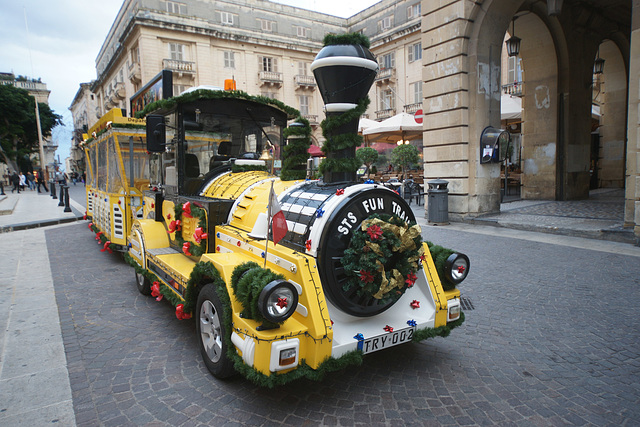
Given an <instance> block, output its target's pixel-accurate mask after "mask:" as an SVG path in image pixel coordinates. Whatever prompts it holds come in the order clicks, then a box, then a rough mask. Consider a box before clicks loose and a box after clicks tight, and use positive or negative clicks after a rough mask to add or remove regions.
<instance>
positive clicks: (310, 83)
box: [293, 75, 316, 90]
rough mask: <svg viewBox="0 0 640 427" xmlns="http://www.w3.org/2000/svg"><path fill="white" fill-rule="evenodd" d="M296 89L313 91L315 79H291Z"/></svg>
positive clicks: (310, 77) (300, 77)
mask: <svg viewBox="0 0 640 427" xmlns="http://www.w3.org/2000/svg"><path fill="white" fill-rule="evenodd" d="M293 82H294V83H295V84H296V89H312V90H313V89H315V88H316V79H315V78H314V77H313V76H303V75H297V76H294V77H293Z"/></svg>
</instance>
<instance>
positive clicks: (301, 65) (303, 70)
mask: <svg viewBox="0 0 640 427" xmlns="http://www.w3.org/2000/svg"><path fill="white" fill-rule="evenodd" d="M298 75H299V76H306V75H307V63H306V62H303V61H298Z"/></svg>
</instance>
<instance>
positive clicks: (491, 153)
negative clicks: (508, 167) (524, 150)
mask: <svg viewBox="0 0 640 427" xmlns="http://www.w3.org/2000/svg"><path fill="white" fill-rule="evenodd" d="M510 141H511V135H510V134H509V132H507V131H506V130H503V129H496V128H494V127H491V126H487V127H486V128H484V130H483V131H482V135H481V136H480V163H500V162H503V161H504V160H505V159H506V158H507V153H508V152H509V142H510Z"/></svg>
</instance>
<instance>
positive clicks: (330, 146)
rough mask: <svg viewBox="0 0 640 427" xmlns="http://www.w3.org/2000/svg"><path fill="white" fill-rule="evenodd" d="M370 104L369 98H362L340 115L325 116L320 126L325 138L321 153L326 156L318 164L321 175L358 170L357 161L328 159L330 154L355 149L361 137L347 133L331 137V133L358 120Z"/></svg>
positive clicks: (360, 141) (352, 159)
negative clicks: (356, 104) (353, 106)
mask: <svg viewBox="0 0 640 427" xmlns="http://www.w3.org/2000/svg"><path fill="white" fill-rule="evenodd" d="M370 102H371V101H370V100H369V97H366V98H363V99H361V100H359V101H358V106H357V107H355V108H352V109H351V110H348V111H345V112H344V113H342V114H340V115H336V116H327V118H326V119H324V120H323V121H322V123H321V124H320V126H321V127H322V135H323V136H324V137H325V142H324V144H323V145H322V151H323V152H324V153H325V154H327V158H325V159H324V160H323V161H322V163H320V167H319V168H318V169H319V172H320V173H321V174H324V173H325V172H355V171H357V170H358V168H359V167H360V163H359V162H358V160H357V159H355V158H350V159H335V158H330V153H333V152H336V151H339V150H344V149H345V148H351V147H353V148H355V147H357V146H359V145H361V144H362V137H361V136H360V135H358V134H348V133H347V134H339V135H332V131H333V130H335V129H337V128H339V127H341V126H344V125H346V124H347V123H350V122H352V121H354V120H358V119H359V118H360V116H362V115H363V114H364V112H365V111H367V107H368V106H369V103H370Z"/></svg>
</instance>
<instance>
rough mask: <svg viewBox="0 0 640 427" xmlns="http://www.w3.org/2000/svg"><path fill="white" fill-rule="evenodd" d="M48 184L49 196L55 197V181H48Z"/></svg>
mask: <svg viewBox="0 0 640 427" xmlns="http://www.w3.org/2000/svg"><path fill="white" fill-rule="evenodd" d="M49 186H50V187H51V198H52V199H57V198H58V197H56V183H55V182H54V181H49Z"/></svg>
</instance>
